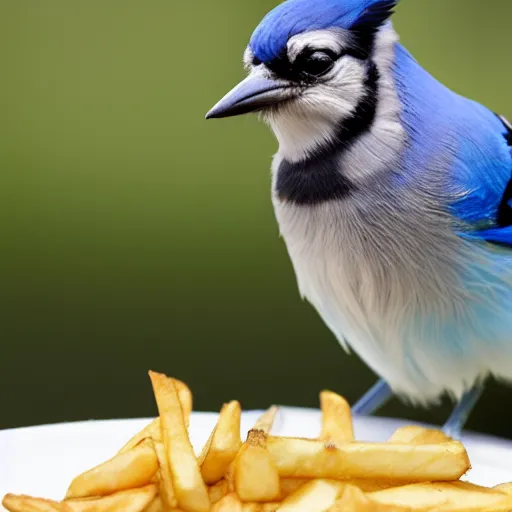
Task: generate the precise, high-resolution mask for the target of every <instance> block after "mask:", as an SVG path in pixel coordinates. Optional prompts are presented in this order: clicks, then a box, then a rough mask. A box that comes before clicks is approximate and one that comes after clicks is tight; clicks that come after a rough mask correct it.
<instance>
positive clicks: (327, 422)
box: [320, 391, 354, 445]
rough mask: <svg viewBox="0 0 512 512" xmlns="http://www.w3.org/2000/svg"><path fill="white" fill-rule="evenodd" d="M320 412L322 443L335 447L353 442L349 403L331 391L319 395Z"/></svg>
mask: <svg viewBox="0 0 512 512" xmlns="http://www.w3.org/2000/svg"><path fill="white" fill-rule="evenodd" d="M320 409H321V410H322V432H321V434H320V439H321V440H322V441H328V442H332V443H334V444H335V445H338V444H343V443H350V442H352V441H354V427H353V424H352V414H351V412H350V405H349V403H348V402H347V401H346V400H345V399H344V398H343V397H341V396H340V395H337V394H336V393H333V392H331V391H322V392H321V393H320Z"/></svg>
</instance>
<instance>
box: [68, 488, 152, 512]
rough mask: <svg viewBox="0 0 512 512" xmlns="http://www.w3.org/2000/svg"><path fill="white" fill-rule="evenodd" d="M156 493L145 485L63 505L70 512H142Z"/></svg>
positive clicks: (71, 501)
mask: <svg viewBox="0 0 512 512" xmlns="http://www.w3.org/2000/svg"><path fill="white" fill-rule="evenodd" d="M156 493H157V487H156V485H146V486H145V487H140V488H139V489H130V490H127V491H120V492H116V493H114V494H111V495H110V496H102V497H101V498H86V499H72V500H67V501H66V502H65V504H66V505H67V506H68V507H69V509H70V510H71V511H72V512H112V511H119V512H144V511H145V510H146V508H147V507H148V506H149V505H150V504H151V502H152V501H153V500H154V499H155V496H156Z"/></svg>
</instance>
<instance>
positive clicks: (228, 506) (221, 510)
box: [211, 493, 279, 512]
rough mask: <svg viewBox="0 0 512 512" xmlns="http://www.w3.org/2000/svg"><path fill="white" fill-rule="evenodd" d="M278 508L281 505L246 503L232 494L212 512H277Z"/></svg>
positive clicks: (217, 504) (223, 499) (219, 502)
mask: <svg viewBox="0 0 512 512" xmlns="http://www.w3.org/2000/svg"><path fill="white" fill-rule="evenodd" d="M278 508H279V503H244V502H242V501H241V500H240V498H239V497H238V496H237V495H236V494H235V493H231V494H228V495H227V496H224V498H222V500H220V501H218V502H217V503H216V504H215V505H213V507H212V509H211V512H276V510H278Z"/></svg>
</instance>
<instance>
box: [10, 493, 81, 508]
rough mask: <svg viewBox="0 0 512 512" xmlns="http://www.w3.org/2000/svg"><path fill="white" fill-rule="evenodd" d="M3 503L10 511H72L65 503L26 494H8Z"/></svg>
mask: <svg viewBox="0 0 512 512" xmlns="http://www.w3.org/2000/svg"><path fill="white" fill-rule="evenodd" d="M2 505H3V506H4V507H5V508H6V509H7V510H9V511H10V512H71V509H70V508H69V507H68V506H67V505H66V504H65V503H58V502H56V501H52V500H45V499H43V498H33V497H32V496H26V495H24V494H6V495H5V496H4V499H3V500H2Z"/></svg>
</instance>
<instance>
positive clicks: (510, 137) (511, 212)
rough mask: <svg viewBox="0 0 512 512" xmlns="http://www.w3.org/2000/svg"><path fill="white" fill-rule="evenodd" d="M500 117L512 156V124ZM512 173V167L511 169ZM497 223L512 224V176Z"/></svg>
mask: <svg viewBox="0 0 512 512" xmlns="http://www.w3.org/2000/svg"><path fill="white" fill-rule="evenodd" d="M498 117H500V119H501V121H502V123H503V125H504V126H505V133H504V135H503V136H504V137H505V140H506V141H507V144H508V145H509V146H510V147H511V150H510V152H511V156H512V125H510V124H509V122H508V121H507V120H506V119H504V118H503V117H501V116H498ZM511 173H512V169H511ZM496 221H497V224H498V226H500V227H503V228H505V227H507V226H512V178H511V179H510V181H509V183H508V185H507V188H506V189H505V193H504V194H503V199H502V201H501V204H500V206H499V208H498V216H497V219H496Z"/></svg>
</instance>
